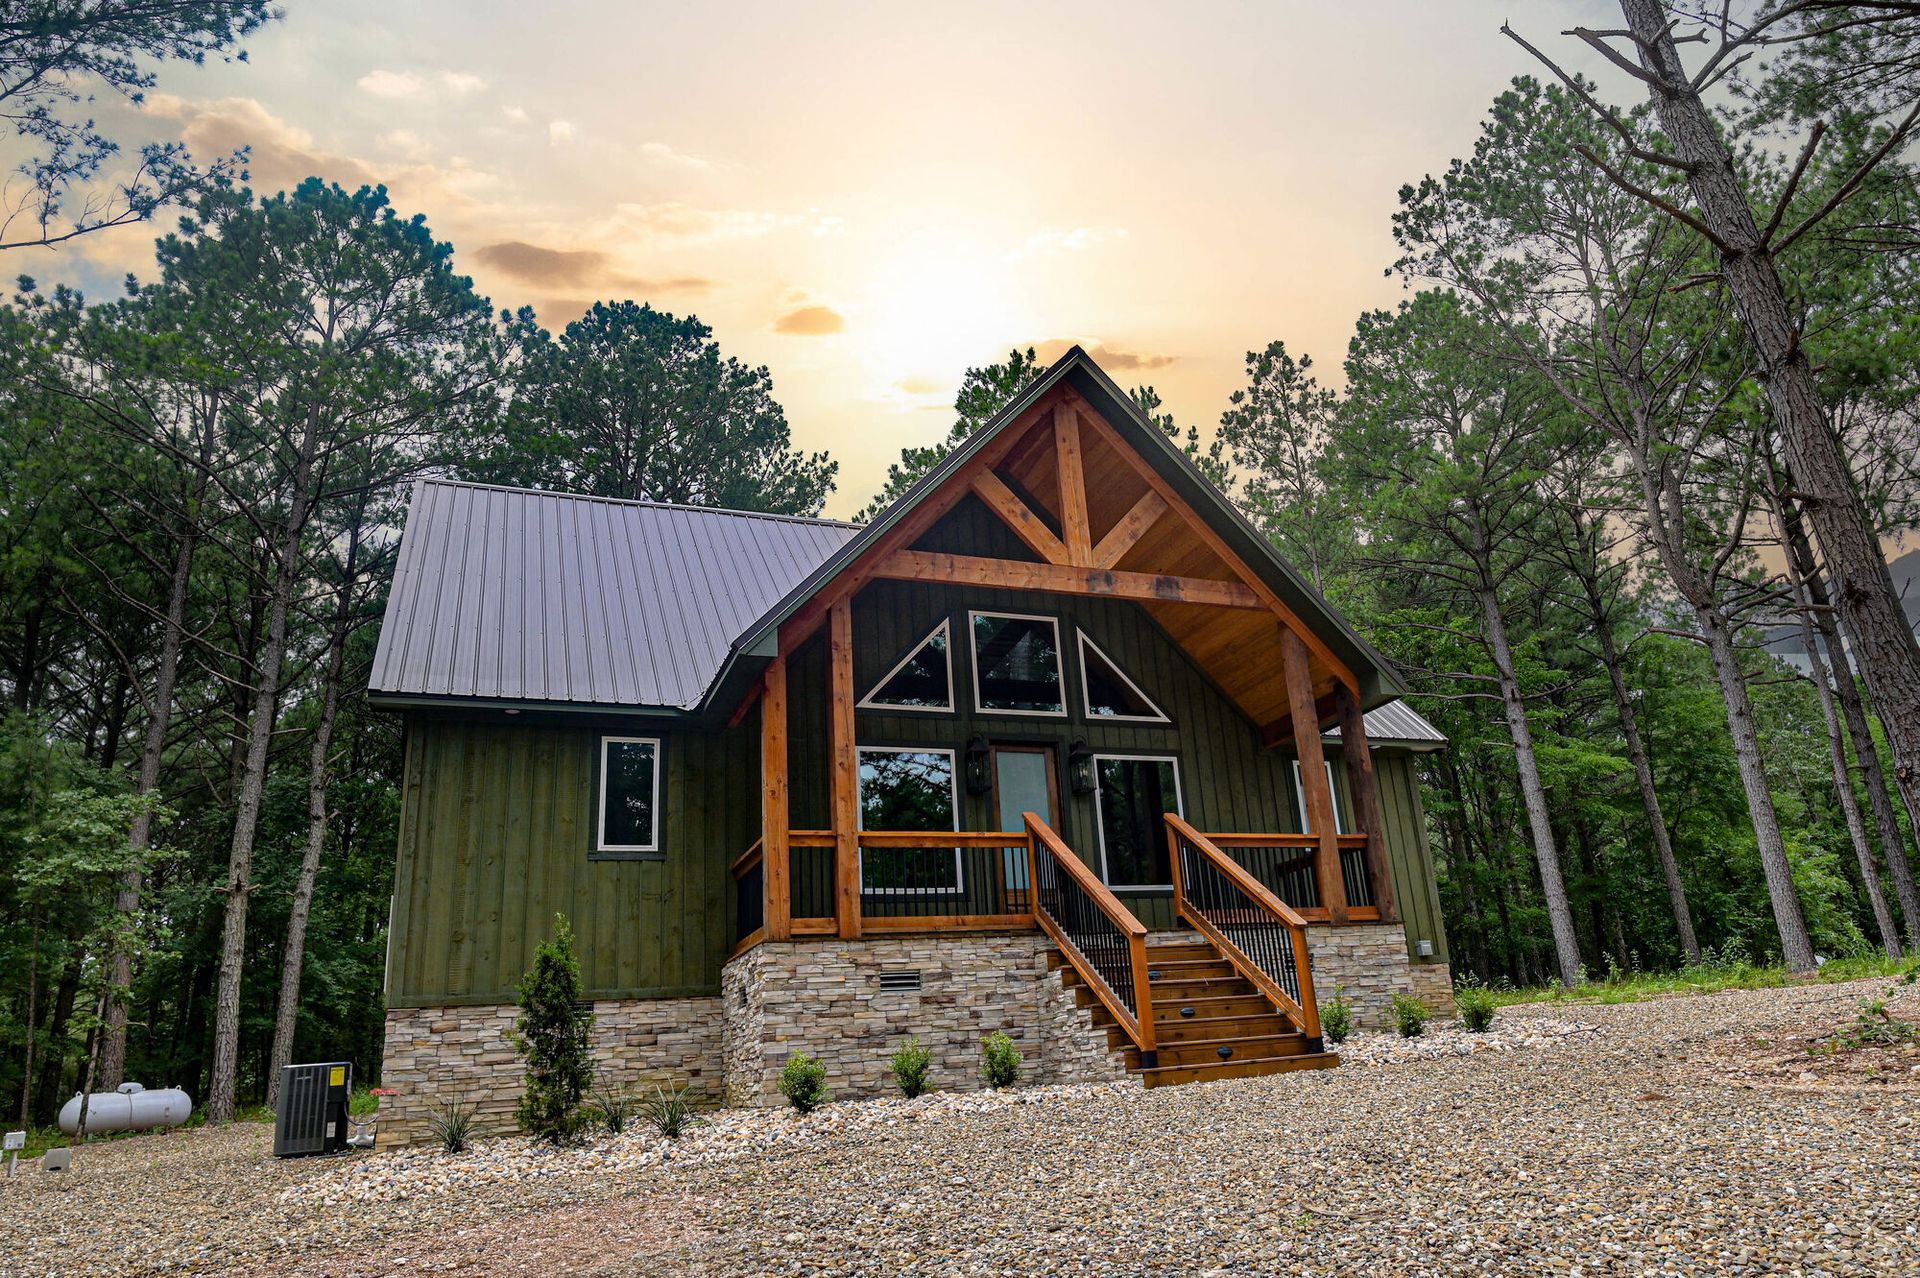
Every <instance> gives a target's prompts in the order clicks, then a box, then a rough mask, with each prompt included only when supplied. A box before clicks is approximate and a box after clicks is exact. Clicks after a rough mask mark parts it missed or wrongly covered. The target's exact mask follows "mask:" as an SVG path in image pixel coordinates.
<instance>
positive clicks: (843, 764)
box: [827, 595, 860, 938]
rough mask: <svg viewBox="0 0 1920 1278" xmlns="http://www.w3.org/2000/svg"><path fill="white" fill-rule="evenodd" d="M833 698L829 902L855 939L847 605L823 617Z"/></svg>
mask: <svg viewBox="0 0 1920 1278" xmlns="http://www.w3.org/2000/svg"><path fill="white" fill-rule="evenodd" d="M827 654H828V658H829V660H828V666H829V667H830V669H831V672H832V673H831V679H830V682H831V685H832V700H833V885H834V893H833V901H834V915H835V916H836V918H837V919H838V920H839V924H840V935H841V936H843V937H847V938H853V937H857V936H859V935H860V756H859V750H858V747H856V746H855V744H854V737H853V601H852V599H851V598H850V597H848V596H845V595H843V596H841V597H840V598H839V599H837V600H835V601H834V604H833V609H832V611H831V612H830V613H829V615H828V618H827Z"/></svg>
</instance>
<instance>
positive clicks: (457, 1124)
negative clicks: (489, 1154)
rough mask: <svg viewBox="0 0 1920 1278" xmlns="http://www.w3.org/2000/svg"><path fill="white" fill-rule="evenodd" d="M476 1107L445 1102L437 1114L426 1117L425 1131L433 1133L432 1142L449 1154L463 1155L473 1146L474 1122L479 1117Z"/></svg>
mask: <svg viewBox="0 0 1920 1278" xmlns="http://www.w3.org/2000/svg"><path fill="white" fill-rule="evenodd" d="M479 1109H480V1107H479V1106H477V1105H462V1104H461V1103H460V1102H459V1101H447V1102H446V1103H445V1104H443V1105H442V1106H441V1107H440V1112H439V1113H437V1114H429V1115H427V1130H428V1131H430V1132H432V1133H433V1139H434V1141H435V1142H436V1143H437V1144H438V1145H439V1146H440V1148H441V1149H443V1150H445V1151H446V1152H447V1153H449V1154H459V1153H464V1152H465V1151H466V1149H467V1147H468V1146H469V1145H471V1144H473V1129H474V1120H475V1119H476V1118H477V1117H478V1115H479Z"/></svg>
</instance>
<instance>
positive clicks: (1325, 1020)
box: [1320, 985, 1353, 1043]
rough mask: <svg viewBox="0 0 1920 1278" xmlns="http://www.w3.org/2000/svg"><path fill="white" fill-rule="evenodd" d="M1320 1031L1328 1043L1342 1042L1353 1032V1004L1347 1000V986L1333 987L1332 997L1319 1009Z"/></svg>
mask: <svg viewBox="0 0 1920 1278" xmlns="http://www.w3.org/2000/svg"><path fill="white" fill-rule="evenodd" d="M1320 1033H1321V1035H1322V1036H1324V1037H1325V1038H1326V1040H1327V1041H1328V1042H1329V1043H1344V1042H1346V1041H1347V1035H1349V1034H1351V1033H1353V1004H1352V1003H1350V1002H1348V1001H1347V987H1346V986H1344V985H1336V986H1334V987H1333V997H1332V998H1331V999H1329V1000H1327V1003H1326V1005H1325V1006H1323V1007H1322V1008H1321V1009H1320Z"/></svg>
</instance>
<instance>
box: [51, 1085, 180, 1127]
mask: <svg viewBox="0 0 1920 1278" xmlns="http://www.w3.org/2000/svg"><path fill="white" fill-rule="evenodd" d="M191 1113H193V1099H192V1098H191V1097H189V1096H188V1095H187V1094H186V1093H185V1092H183V1091H181V1090H180V1089H179V1088H178V1087H162V1088H159V1089H158V1090H155V1091H151V1092H150V1091H148V1090H147V1089H146V1088H144V1087H142V1086H140V1084H138V1083H122V1084H120V1090H119V1091H117V1092H95V1093H94V1094H93V1097H92V1098H91V1099H90V1100H88V1101H87V1131H88V1132H89V1133H94V1132H137V1131H141V1130H143V1129H145V1128H148V1127H178V1126H179V1125H180V1124H182V1123H184V1122H186V1121H187V1116H188V1115H189V1114H191ZM60 1130H61V1131H63V1132H65V1133H66V1134H67V1135H69V1136H72V1135H74V1134H75V1133H76V1132H78V1131H79V1130H80V1094H79V1093H78V1092H75V1093H74V1096H73V1099H72V1100H70V1101H68V1102H67V1103H66V1104H64V1105H62V1106H61V1107H60Z"/></svg>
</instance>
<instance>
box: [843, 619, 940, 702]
mask: <svg viewBox="0 0 1920 1278" xmlns="http://www.w3.org/2000/svg"><path fill="white" fill-rule="evenodd" d="M950 633H951V631H950V630H949V628H948V625H947V623H946V622H945V621H944V620H943V621H942V622H941V623H940V624H939V625H937V626H935V627H934V628H933V633H932V634H930V635H928V636H927V637H926V638H925V639H922V640H921V641H920V642H919V643H917V644H915V645H913V648H912V650H911V651H909V652H908V653H907V655H906V656H904V657H902V658H900V660H899V661H898V662H896V663H895V664H894V667H893V669H891V670H889V671H887V673H886V677H885V678H883V679H881V680H880V682H879V683H877V684H875V685H874V688H873V691H872V692H869V693H868V694H867V695H866V696H865V697H863V698H861V701H860V704H861V705H862V706H863V707H865V708H866V709H869V710H952V709H953V659H952V656H951V654H950V653H949V652H948V651H947V636H948V635H949V634H950Z"/></svg>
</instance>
